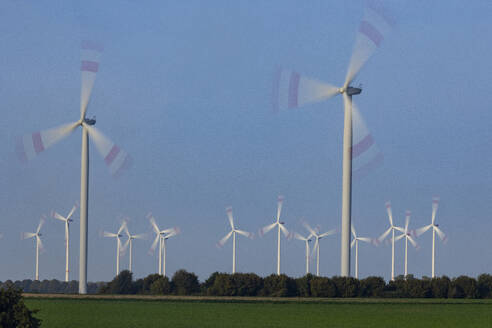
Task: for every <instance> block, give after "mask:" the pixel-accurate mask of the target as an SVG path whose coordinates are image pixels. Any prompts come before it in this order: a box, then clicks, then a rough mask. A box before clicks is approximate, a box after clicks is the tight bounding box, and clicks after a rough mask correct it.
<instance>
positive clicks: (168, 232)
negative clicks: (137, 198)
mask: <svg viewBox="0 0 492 328" xmlns="http://www.w3.org/2000/svg"><path fill="white" fill-rule="evenodd" d="M147 217H148V218H149V220H150V224H151V225H152V229H153V230H154V232H155V234H156V236H155V239H154V242H153V243H152V246H151V247H150V250H151V251H154V250H155V248H156V246H157V242H159V274H160V275H163V276H164V277H165V276H166V240H167V239H169V238H171V237H174V236H176V235H177V234H178V233H179V232H180V229H179V228H178V227H174V228H169V229H164V230H160V229H159V227H158V226H157V223H156V222H155V219H154V216H153V215H152V213H149V214H148V215H147Z"/></svg>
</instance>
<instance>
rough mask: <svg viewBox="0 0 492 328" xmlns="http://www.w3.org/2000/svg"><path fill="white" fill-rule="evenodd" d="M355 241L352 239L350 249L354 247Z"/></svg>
mask: <svg viewBox="0 0 492 328" xmlns="http://www.w3.org/2000/svg"><path fill="white" fill-rule="evenodd" d="M355 241H356V239H355V238H354V239H352V242H351V243H350V248H352V247H354V245H355Z"/></svg>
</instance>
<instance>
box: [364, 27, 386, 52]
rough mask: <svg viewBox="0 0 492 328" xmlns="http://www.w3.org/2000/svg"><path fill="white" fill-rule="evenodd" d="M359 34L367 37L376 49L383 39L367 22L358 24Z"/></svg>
mask: <svg viewBox="0 0 492 328" xmlns="http://www.w3.org/2000/svg"><path fill="white" fill-rule="evenodd" d="M359 32H360V33H362V34H364V35H365V36H367V37H368V38H369V39H370V40H371V41H372V42H374V44H375V45H376V46H377V47H379V45H380V44H381V42H382V41H383V39H384V38H383V35H382V34H381V33H379V31H378V30H377V29H376V28H375V27H374V26H372V25H371V23H369V22H367V21H362V22H360V26H359Z"/></svg>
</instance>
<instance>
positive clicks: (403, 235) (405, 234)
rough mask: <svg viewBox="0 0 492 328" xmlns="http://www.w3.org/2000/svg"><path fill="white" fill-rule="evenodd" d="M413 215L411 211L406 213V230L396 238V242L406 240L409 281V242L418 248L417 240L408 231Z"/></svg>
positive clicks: (406, 273) (406, 266)
mask: <svg viewBox="0 0 492 328" xmlns="http://www.w3.org/2000/svg"><path fill="white" fill-rule="evenodd" d="M411 214H412V213H411V212H410V211H407V212H406V213H405V229H404V230H403V233H402V234H401V235H399V236H398V237H396V239H395V240H400V239H402V238H405V279H407V275H408V242H409V241H410V243H411V244H412V246H413V247H415V248H418V245H417V243H416V242H415V240H414V239H413V238H412V236H411V235H410V233H411V231H410V230H408V225H409V224H410V215H411Z"/></svg>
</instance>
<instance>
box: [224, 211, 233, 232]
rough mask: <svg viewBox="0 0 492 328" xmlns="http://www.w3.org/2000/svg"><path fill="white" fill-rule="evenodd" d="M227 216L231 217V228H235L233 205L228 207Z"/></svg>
mask: <svg viewBox="0 0 492 328" xmlns="http://www.w3.org/2000/svg"><path fill="white" fill-rule="evenodd" d="M226 213H227V218H228V219H229V224H230V225H231V229H232V230H234V219H233V217H232V207H228V208H226Z"/></svg>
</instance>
